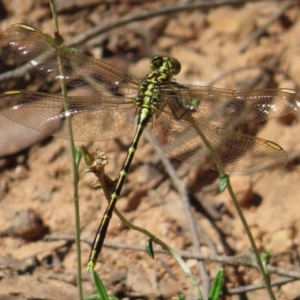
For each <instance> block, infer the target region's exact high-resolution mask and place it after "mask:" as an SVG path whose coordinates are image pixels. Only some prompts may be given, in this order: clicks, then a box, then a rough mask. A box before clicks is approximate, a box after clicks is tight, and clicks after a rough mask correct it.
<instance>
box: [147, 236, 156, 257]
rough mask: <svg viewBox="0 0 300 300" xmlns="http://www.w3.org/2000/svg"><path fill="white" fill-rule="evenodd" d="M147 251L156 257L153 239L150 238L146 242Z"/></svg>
mask: <svg viewBox="0 0 300 300" xmlns="http://www.w3.org/2000/svg"><path fill="white" fill-rule="evenodd" d="M146 252H147V254H148V255H149V256H150V257H151V258H152V259H154V251H153V241H152V239H149V240H148V241H147V243H146Z"/></svg>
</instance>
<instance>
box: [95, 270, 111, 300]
mask: <svg viewBox="0 0 300 300" xmlns="http://www.w3.org/2000/svg"><path fill="white" fill-rule="evenodd" d="M93 279H94V283H95V286H96V289H97V292H98V295H99V299H100V300H109V297H108V295H107V292H106V289H105V287H104V285H103V283H102V281H101V279H100V277H99V276H98V274H97V273H96V272H95V271H94V270H93Z"/></svg>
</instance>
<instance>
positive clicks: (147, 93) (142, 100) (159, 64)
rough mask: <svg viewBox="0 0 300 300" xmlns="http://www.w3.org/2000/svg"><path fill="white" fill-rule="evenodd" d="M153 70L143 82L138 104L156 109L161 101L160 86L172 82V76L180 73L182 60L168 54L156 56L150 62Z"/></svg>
mask: <svg viewBox="0 0 300 300" xmlns="http://www.w3.org/2000/svg"><path fill="white" fill-rule="evenodd" d="M150 68H151V69H152V70H153V71H152V72H151V73H149V74H148V75H147V76H146V77H145V78H144V80H143V81H142V82H141V85H140V91H139V93H138V95H137V97H136V106H138V107H146V108H148V109H151V110H152V113H153V112H154V111H155V110H156V108H157V105H158V101H159V86H160V85H161V84H168V83H171V80H172V77H173V76H174V75H177V74H179V72H180V70H181V64H180V62H179V61H178V60H177V59H175V58H171V57H167V56H154V57H152V59H151V62H150Z"/></svg>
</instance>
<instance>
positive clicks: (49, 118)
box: [0, 90, 135, 141]
mask: <svg viewBox="0 0 300 300" xmlns="http://www.w3.org/2000/svg"><path fill="white" fill-rule="evenodd" d="M63 101H64V98H63V97H62V96H55V95H50V94H45V93H36V92H29V91H25V90H18V91H8V92H6V93H4V94H2V95H1V96H0V114H1V115H3V116H5V117H7V118H9V119H11V120H13V121H15V122H17V123H20V124H22V125H25V126H27V127H30V128H33V129H35V130H37V131H40V132H43V133H45V134H48V135H53V136H57V137H62V138H67V139H69V134H68V128H67V122H66V118H67V117H70V118H71V121H72V129H73V133H74V139H75V140H77V141H97V140H108V139H112V138H114V137H116V136H121V135H124V134H127V133H128V132H129V131H131V130H132V128H133V125H134V124H133V115H134V114H133V112H134V111H135V106H134V103H133V101H132V99H130V98H117V97H116V98H114V97H101V98H100V97H99V98H98V97H67V102H68V107H69V108H68V109H67V110H66V111H65V110H64V102H63Z"/></svg>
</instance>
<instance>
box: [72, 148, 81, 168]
mask: <svg viewBox="0 0 300 300" xmlns="http://www.w3.org/2000/svg"><path fill="white" fill-rule="evenodd" d="M74 154H75V163H76V166H77V168H78V166H79V164H80V161H81V158H82V150H81V148H79V147H75V149H74Z"/></svg>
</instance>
